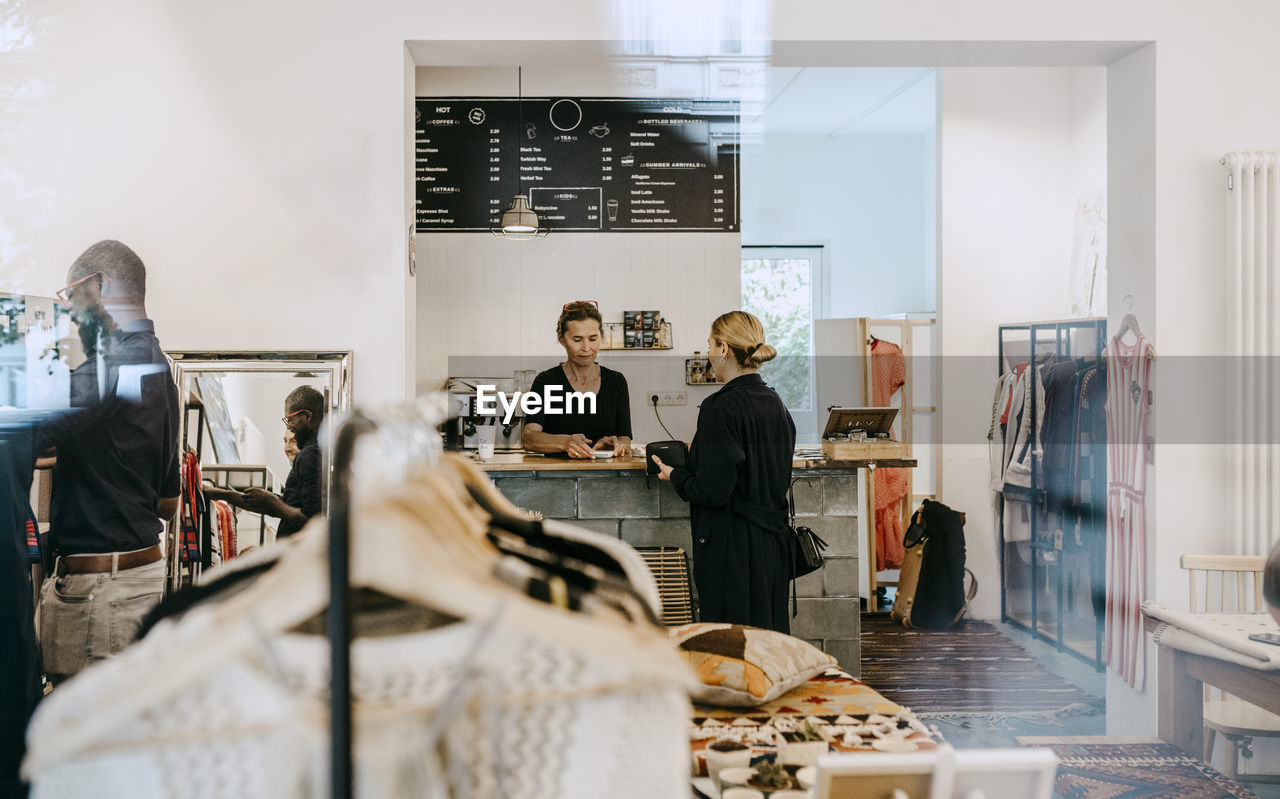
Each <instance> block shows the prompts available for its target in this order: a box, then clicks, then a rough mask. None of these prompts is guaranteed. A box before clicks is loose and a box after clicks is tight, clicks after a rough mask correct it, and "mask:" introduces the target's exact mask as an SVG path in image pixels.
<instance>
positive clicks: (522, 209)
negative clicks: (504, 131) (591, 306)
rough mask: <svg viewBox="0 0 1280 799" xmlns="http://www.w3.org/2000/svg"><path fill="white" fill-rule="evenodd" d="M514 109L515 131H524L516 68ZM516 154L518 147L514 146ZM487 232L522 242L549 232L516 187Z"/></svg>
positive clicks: (520, 70)
mask: <svg viewBox="0 0 1280 799" xmlns="http://www.w3.org/2000/svg"><path fill="white" fill-rule="evenodd" d="M516 75H517V77H516V87H517V88H516V92H517V99H516V109H517V113H518V114H519V118H520V125H519V127H517V128H516V130H517V131H522V130H524V68H523V67H516ZM516 141H517V142H518V141H519V133H517V138H516ZM516 147H517V152H518V151H519V145H518V144H517V145H516ZM516 180H517V182H518V181H519V180H520V161H519V158H518V157H517V159H516ZM489 232H490V233H492V234H493V235H495V236H497V237H499V238H503V239H514V240H516V241H523V240H525V239H540V238H543V237H544V236H546V235H547V234H548V233H550V232H551V231H549V230H547V229H546V228H544V227H542V226H541V225H540V224H538V215H537V213H535V212H534V210H533V207H532V206H530V205H529V196H528V195H527V194H525V193H524V189H523V187H521V186H519V185H517V187H516V196H515V198H514V199H512V200H511V207H510V208H508V209H507V210H505V211H503V212H502V219H501V221H500V222H499V226H498V227H495V228H489Z"/></svg>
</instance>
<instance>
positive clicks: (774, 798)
mask: <svg viewBox="0 0 1280 799" xmlns="http://www.w3.org/2000/svg"><path fill="white" fill-rule="evenodd" d="M769 799H811V798H810V796H809V792H808V791H795V790H786V791H774V792H773V793H771V794H769Z"/></svg>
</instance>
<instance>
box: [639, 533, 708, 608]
mask: <svg viewBox="0 0 1280 799" xmlns="http://www.w3.org/2000/svg"><path fill="white" fill-rule="evenodd" d="M636 551H637V552H639V553H640V557H641V558H644V562H645V565H647V566H648V567H649V571H651V572H653V576H654V578H655V579H656V580H657V581H658V596H659V598H660V599H661V600H662V623H663V624H665V625H667V626H668V627H678V626H680V625H681V624H689V623H690V622H692V621H693V617H694V608H693V588H692V586H691V585H690V584H689V558H688V556H687V555H686V554H685V551H684V550H683V549H681V548H680V547H636Z"/></svg>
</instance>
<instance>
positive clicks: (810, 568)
mask: <svg viewBox="0 0 1280 799" xmlns="http://www.w3.org/2000/svg"><path fill="white" fill-rule="evenodd" d="M801 479H804V478H796V480H801ZM796 480H792V481H791V484H790V485H789V486H787V537H788V538H790V539H791V540H790V542H789V544H790V549H789V554H790V560H791V615H792V617H793V618H794V617H795V616H796V615H797V614H798V613H799V612H800V607H799V602H798V600H797V595H796V579H797V578H799V577H804V576H805V575H806V574H813V573H814V572H816V571H817V570H818V569H821V568H822V559H823V555H822V553H823V551H824V550H826V548H827V542H826V541H823V540H822V538H821V536H819V535H818V534H817V533H815V532H814V531H813V530H810V529H809V528H808V527H803V526H802V527H797V526H796V497H795V485H796Z"/></svg>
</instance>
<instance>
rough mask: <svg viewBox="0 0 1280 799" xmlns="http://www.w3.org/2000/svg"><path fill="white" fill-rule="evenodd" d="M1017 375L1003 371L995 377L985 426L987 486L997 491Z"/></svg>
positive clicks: (1001, 484) (1002, 467) (1001, 480)
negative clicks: (989, 411) (989, 415)
mask: <svg viewBox="0 0 1280 799" xmlns="http://www.w3.org/2000/svg"><path fill="white" fill-rule="evenodd" d="M1017 382H1018V376H1017V375H1016V374H1014V373H1013V372H1005V373H1004V374H1002V375H1000V377H999V378H997V379H996V390H995V396H994V397H993V398H992V400H991V424H990V426H989V427H987V471H988V474H989V477H990V479H989V480H988V486H989V487H990V488H991V490H992V491H995V492H996V493H999V492H1000V491H1002V490H1003V489H1004V467H1005V460H1004V439H1005V428H1006V427H1007V426H1008V414H1009V403H1010V402H1012V401H1013V386H1014V384H1015V383H1017Z"/></svg>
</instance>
